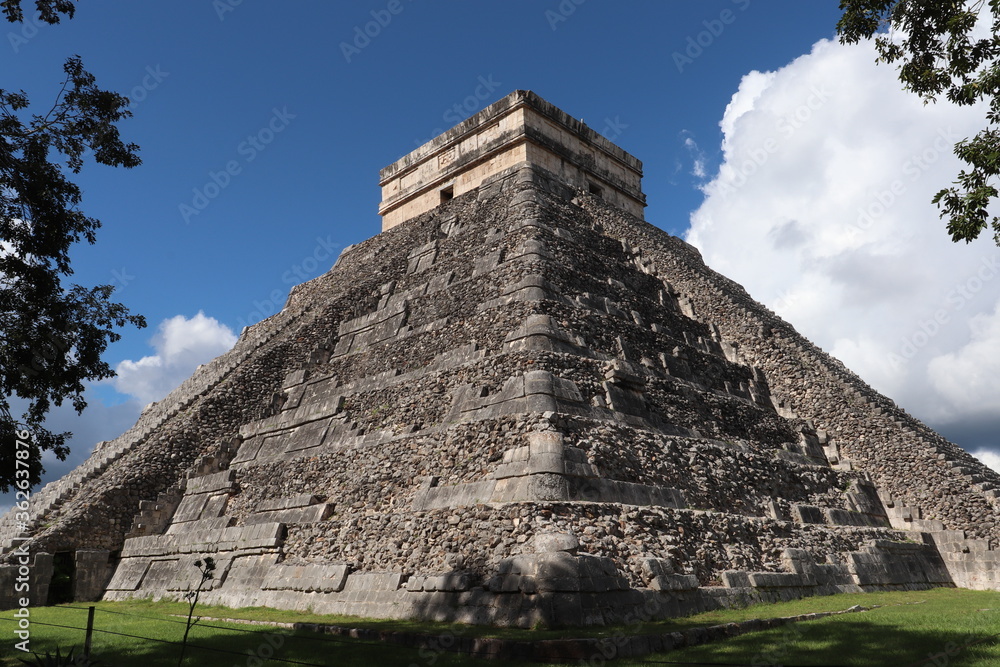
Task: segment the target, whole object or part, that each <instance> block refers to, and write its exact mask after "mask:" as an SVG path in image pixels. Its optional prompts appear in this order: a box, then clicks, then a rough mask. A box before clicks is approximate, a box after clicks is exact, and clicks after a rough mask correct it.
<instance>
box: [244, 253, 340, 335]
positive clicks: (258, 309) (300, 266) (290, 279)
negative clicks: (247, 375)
mask: <svg viewBox="0 0 1000 667" xmlns="http://www.w3.org/2000/svg"><path fill="white" fill-rule="evenodd" d="M340 248H341V245H340V244H339V243H334V242H333V240H332V239H331V238H330V236H327V237H326V238H323V237H321V236H317V237H316V245H315V246H314V247H313V250H312V252H310V253H308V254H307V255H305V256H304V257H303V258H302V259H301V260H299V261H298V262H296V263H295V264H292V265H291V266H290V267H288V269H287V270H285V271H284V272H282V274H281V283H282V284H283V285H290V286H294V285H299V284H301V283H304V282H306V281H307V280H310V279H312V278H314V277H315V276H316V271H317V269H319V268H320V267H326V265H327V263H328V262H329V261H330V259H331V258H332V257H335V256H336V255H337V254H338V251H339V250H340ZM287 299H288V288H287V287H286V288H284V289H280V288H275V289H273V290H271V292H270V294H268V295H267V297H265V298H264V299H263V300H256V299H255V300H254V301H253V304H252V308H253V310H252V311H251V312H250V313H248V314H247V316H246V317H245V318H239V319H237V324H238V326H239V328H240V329H241V330H242V329H243V328H244V327H248V326H250V325H251V324H255V323H257V322H259V321H261V320H262V319H264V318H266V317H270V316H271V315H273V314H274V313H276V312H278V311H279V310H281V307H282V305H283V304H284V303H285V301H286V300H287Z"/></svg>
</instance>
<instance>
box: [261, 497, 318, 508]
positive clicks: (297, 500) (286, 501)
mask: <svg viewBox="0 0 1000 667" xmlns="http://www.w3.org/2000/svg"><path fill="white" fill-rule="evenodd" d="M318 502H319V498H317V497H316V496H314V495H312V494H308V493H304V494H300V495H297V496H289V497H286V498H270V499H268V500H264V501H262V502H261V503H260V504H259V505H258V506H257V509H256V510H255V511H257V512H270V511H273V510H285V509H291V508H293V507H305V506H307V505H315V504H316V503H318Z"/></svg>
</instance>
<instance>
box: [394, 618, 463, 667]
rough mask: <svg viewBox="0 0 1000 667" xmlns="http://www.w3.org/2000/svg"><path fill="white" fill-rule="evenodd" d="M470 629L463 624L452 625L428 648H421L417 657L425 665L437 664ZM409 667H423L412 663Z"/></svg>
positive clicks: (429, 643)
mask: <svg viewBox="0 0 1000 667" xmlns="http://www.w3.org/2000/svg"><path fill="white" fill-rule="evenodd" d="M468 628H469V626H468V625H464V624H462V623H452V624H451V627H449V628H448V629H447V630H445V631H444V632H442V633H441V634H439V635H438V636H437V637H434V638H433V639H431V640H430V641H429V642H428V643H427V646H421V647H420V649H419V650H418V651H417V655H418V656H419V657H420V659H421V660H422V661H423V664H424V665H433V664H435V663H437V662H438V661H439V660H440V659H441V656H442V655H444V654H445V653H446V652H448V651H449V650H451V649H452V648H453V647H454V646H455V644H456V643H457V642H458V639H459V638H460V637H461V636H462V635H464V634H465V633H466V632H468ZM408 667H421V665H420V663H416V662H411V663H410V664H409V665H408Z"/></svg>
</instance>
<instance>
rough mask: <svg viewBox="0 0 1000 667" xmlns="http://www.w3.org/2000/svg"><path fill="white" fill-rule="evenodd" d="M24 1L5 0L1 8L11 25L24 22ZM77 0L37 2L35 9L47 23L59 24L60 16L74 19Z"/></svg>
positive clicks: (44, 0)
mask: <svg viewBox="0 0 1000 667" xmlns="http://www.w3.org/2000/svg"><path fill="white" fill-rule="evenodd" d="M21 1H22V0H3V2H0V8H2V9H3V14H4V17H5V18H6V19H7V20H8V21H10V22H11V23H21V22H22V21H24V10H23V9H21ZM75 2H76V0H35V9H36V10H37V11H38V16H39V18H40V19H41V20H42V21H45V22H46V23H59V15H60V14H65V15H66V16H67V17H68V18H73V14H74V13H75V12H76V6H75V4H74V3H75Z"/></svg>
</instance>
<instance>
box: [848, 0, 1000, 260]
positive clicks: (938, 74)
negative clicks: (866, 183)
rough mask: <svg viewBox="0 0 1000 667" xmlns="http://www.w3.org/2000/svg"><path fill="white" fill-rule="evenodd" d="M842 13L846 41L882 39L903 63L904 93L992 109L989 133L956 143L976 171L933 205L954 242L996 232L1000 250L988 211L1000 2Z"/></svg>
mask: <svg viewBox="0 0 1000 667" xmlns="http://www.w3.org/2000/svg"><path fill="white" fill-rule="evenodd" d="M987 7H988V10H987ZM840 8H841V9H842V10H844V14H843V16H842V17H841V19H840V21H839V22H838V24H837V31H838V33H839V34H840V40H841V41H842V42H844V43H851V44H853V43H857V42H858V41H860V40H862V39H868V38H871V37H873V36H874V37H875V47H876V49H877V50H878V54H879V60H881V61H883V62H886V63H897V62H898V63H899V79H900V81H902V82H903V85H904V87H905V88H906V89H907V90H910V91H912V92H914V93H916V94H917V95H919V96H920V97H922V98H923V99H924V100H925V102H933V101H935V100H937V99H938V98H939V97H941V96H944V97H945V98H946V99H948V100H950V101H951V102H953V103H955V104H959V105H972V104H975V103H977V102H979V101H982V100H985V101H987V102H988V103H989V111H988V112H987V114H986V127H985V128H983V129H982V130H981V131H980V132H979V133H978V134H976V136H974V137H972V138H971V139H970V138H966V139H963V140H962V141H960V142H958V143H957V144H956V145H955V154H956V155H957V156H958V157H960V158H961V159H962V160H963V161H965V163H966V164H968V165H969V169H968V170H966V169H963V170H961V171H960V172H959V174H958V179H957V180H956V181H955V182H954V184H953V186H952V187H949V188H944V189H942V190H941V191H939V192H938V193H937V194H935V195H934V198H933V200H932V201H933V203H935V204H937V206H938V209H939V211H940V215H941V218H943V219H946V220H947V221H948V222H947V226H948V232H949V233H950V234H951V238H952V240H953V241H955V242H958V241H965V242H967V243H968V242H969V241H972V240H973V239H976V238H978V237H979V235H980V233H981V232H982V231H983V230H984V229H987V228H989V227H991V228H992V230H993V238H994V240H995V241H996V243H997V245H1000V218H998V217H997V216H991V215H990V213H989V211H988V207H989V205H990V202H992V201H994V200H995V199H996V198H997V196H998V194H1000V193H998V190H997V176H998V175H1000V61H998V57H1000V36H998V29H1000V0H988V1H987V0H978V1H977V2H964V1H962V0H841V2H840ZM988 19H991V22H990V26H989V28H990V29H989V31H988V32H986V31H982V30H980V32H982V33H983V34H981V35H979V34H976V30H975V28H976V24H977V20H979V21H987V20H988Z"/></svg>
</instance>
